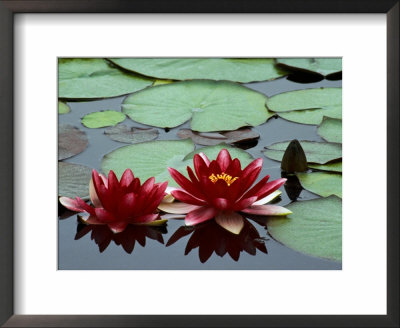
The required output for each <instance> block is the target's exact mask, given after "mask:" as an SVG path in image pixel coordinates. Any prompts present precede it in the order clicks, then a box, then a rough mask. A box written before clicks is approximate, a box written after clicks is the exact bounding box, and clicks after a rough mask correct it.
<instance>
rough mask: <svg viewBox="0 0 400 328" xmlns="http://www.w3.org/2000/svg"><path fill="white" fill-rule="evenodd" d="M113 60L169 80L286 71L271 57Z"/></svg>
mask: <svg viewBox="0 0 400 328" xmlns="http://www.w3.org/2000/svg"><path fill="white" fill-rule="evenodd" d="M109 60H110V61H112V62H113V63H114V64H116V65H118V66H120V67H122V68H124V69H126V70H129V71H133V72H137V73H140V74H142V75H146V76H151V77H155V78H159V79H171V80H193V79H208V80H226V81H235V82H242V83H248V82H254V81H266V80H272V79H276V78H278V77H281V76H283V75H286V73H285V72H284V71H282V70H280V69H277V68H276V67H275V65H274V60H273V59H271V58H246V59H245V58H243V59H241V58H112V59H109Z"/></svg>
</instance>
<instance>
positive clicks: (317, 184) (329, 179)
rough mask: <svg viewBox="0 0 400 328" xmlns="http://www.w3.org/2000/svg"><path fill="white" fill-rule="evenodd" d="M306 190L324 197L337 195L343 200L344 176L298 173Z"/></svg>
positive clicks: (328, 173)
mask: <svg viewBox="0 0 400 328" xmlns="http://www.w3.org/2000/svg"><path fill="white" fill-rule="evenodd" d="M296 175H297V177H298V178H299V180H300V184H301V185H302V187H303V188H304V189H307V190H308V191H311V192H313V193H314V194H317V195H320V196H322V197H327V196H330V195H336V196H338V197H340V198H342V175H341V174H338V173H330V172H312V173H297V174H296Z"/></svg>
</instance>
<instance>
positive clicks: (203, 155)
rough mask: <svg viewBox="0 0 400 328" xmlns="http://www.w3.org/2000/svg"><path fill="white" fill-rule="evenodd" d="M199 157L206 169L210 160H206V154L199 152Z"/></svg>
mask: <svg viewBox="0 0 400 328" xmlns="http://www.w3.org/2000/svg"><path fill="white" fill-rule="evenodd" d="M199 156H200V157H201V158H202V159H203V161H204V163H206V165H207V167H208V166H210V160H209V159H208V157H207V155H206V154H204V153H203V152H200V153H199Z"/></svg>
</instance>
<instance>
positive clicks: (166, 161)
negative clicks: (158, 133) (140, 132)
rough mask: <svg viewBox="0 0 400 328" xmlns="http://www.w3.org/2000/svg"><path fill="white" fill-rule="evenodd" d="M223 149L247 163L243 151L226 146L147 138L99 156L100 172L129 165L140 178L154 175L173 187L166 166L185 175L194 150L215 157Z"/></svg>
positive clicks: (174, 184)
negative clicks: (202, 145) (198, 144)
mask: <svg viewBox="0 0 400 328" xmlns="http://www.w3.org/2000/svg"><path fill="white" fill-rule="evenodd" d="M222 148H226V149H228V150H229V152H230V153H231V156H232V158H235V157H236V158H239V160H240V161H241V163H242V166H244V165H248V164H249V163H250V162H251V161H252V160H253V158H252V157H251V155H250V154H248V153H247V152H245V151H243V150H241V149H238V148H234V147H231V146H228V145H223V144H222V145H217V146H210V147H203V148H200V149H197V150H196V151H194V144H193V142H192V141H191V140H190V139H187V140H180V141H175V140H167V141H150V142H143V143H140V144H135V145H130V146H125V147H121V148H118V149H116V150H114V151H112V152H111V153H109V154H107V155H105V156H104V157H103V160H102V163H101V168H102V170H103V172H104V173H107V174H108V172H109V171H110V170H113V171H114V172H115V174H116V175H117V176H119V177H120V176H121V175H122V173H123V172H124V171H125V169H127V168H130V169H131V170H132V171H133V173H134V175H135V176H136V177H139V178H140V179H141V181H142V182H143V181H145V180H146V179H148V178H150V177H152V176H154V177H155V178H156V181H157V182H164V181H168V185H169V186H175V187H176V186H177V184H176V183H175V181H174V180H173V179H172V178H171V176H170V174H169V172H168V170H167V168H168V167H173V168H175V169H177V170H178V171H180V172H181V173H182V174H185V175H187V173H186V167H187V166H191V167H192V168H193V160H192V158H193V156H194V154H195V153H199V152H201V151H202V152H204V153H205V154H206V155H207V156H208V157H209V158H210V160H213V159H216V157H217V155H218V153H219V151H220V150H221V149H222Z"/></svg>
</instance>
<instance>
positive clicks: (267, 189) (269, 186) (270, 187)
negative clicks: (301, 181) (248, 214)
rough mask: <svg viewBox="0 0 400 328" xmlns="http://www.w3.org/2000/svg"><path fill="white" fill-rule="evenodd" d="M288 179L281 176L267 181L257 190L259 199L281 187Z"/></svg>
mask: <svg viewBox="0 0 400 328" xmlns="http://www.w3.org/2000/svg"><path fill="white" fill-rule="evenodd" d="M286 180H287V179H285V178H281V179H276V180H274V181H270V182H268V183H266V184H265V185H264V186H262V187H261V188H260V190H258V191H257V193H256V195H257V196H258V198H259V199H261V198H264V197H265V196H267V195H269V194H271V193H273V192H274V191H275V190H277V189H279V188H280V187H281V186H282V185H283V184H284V183H285V182H286Z"/></svg>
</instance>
